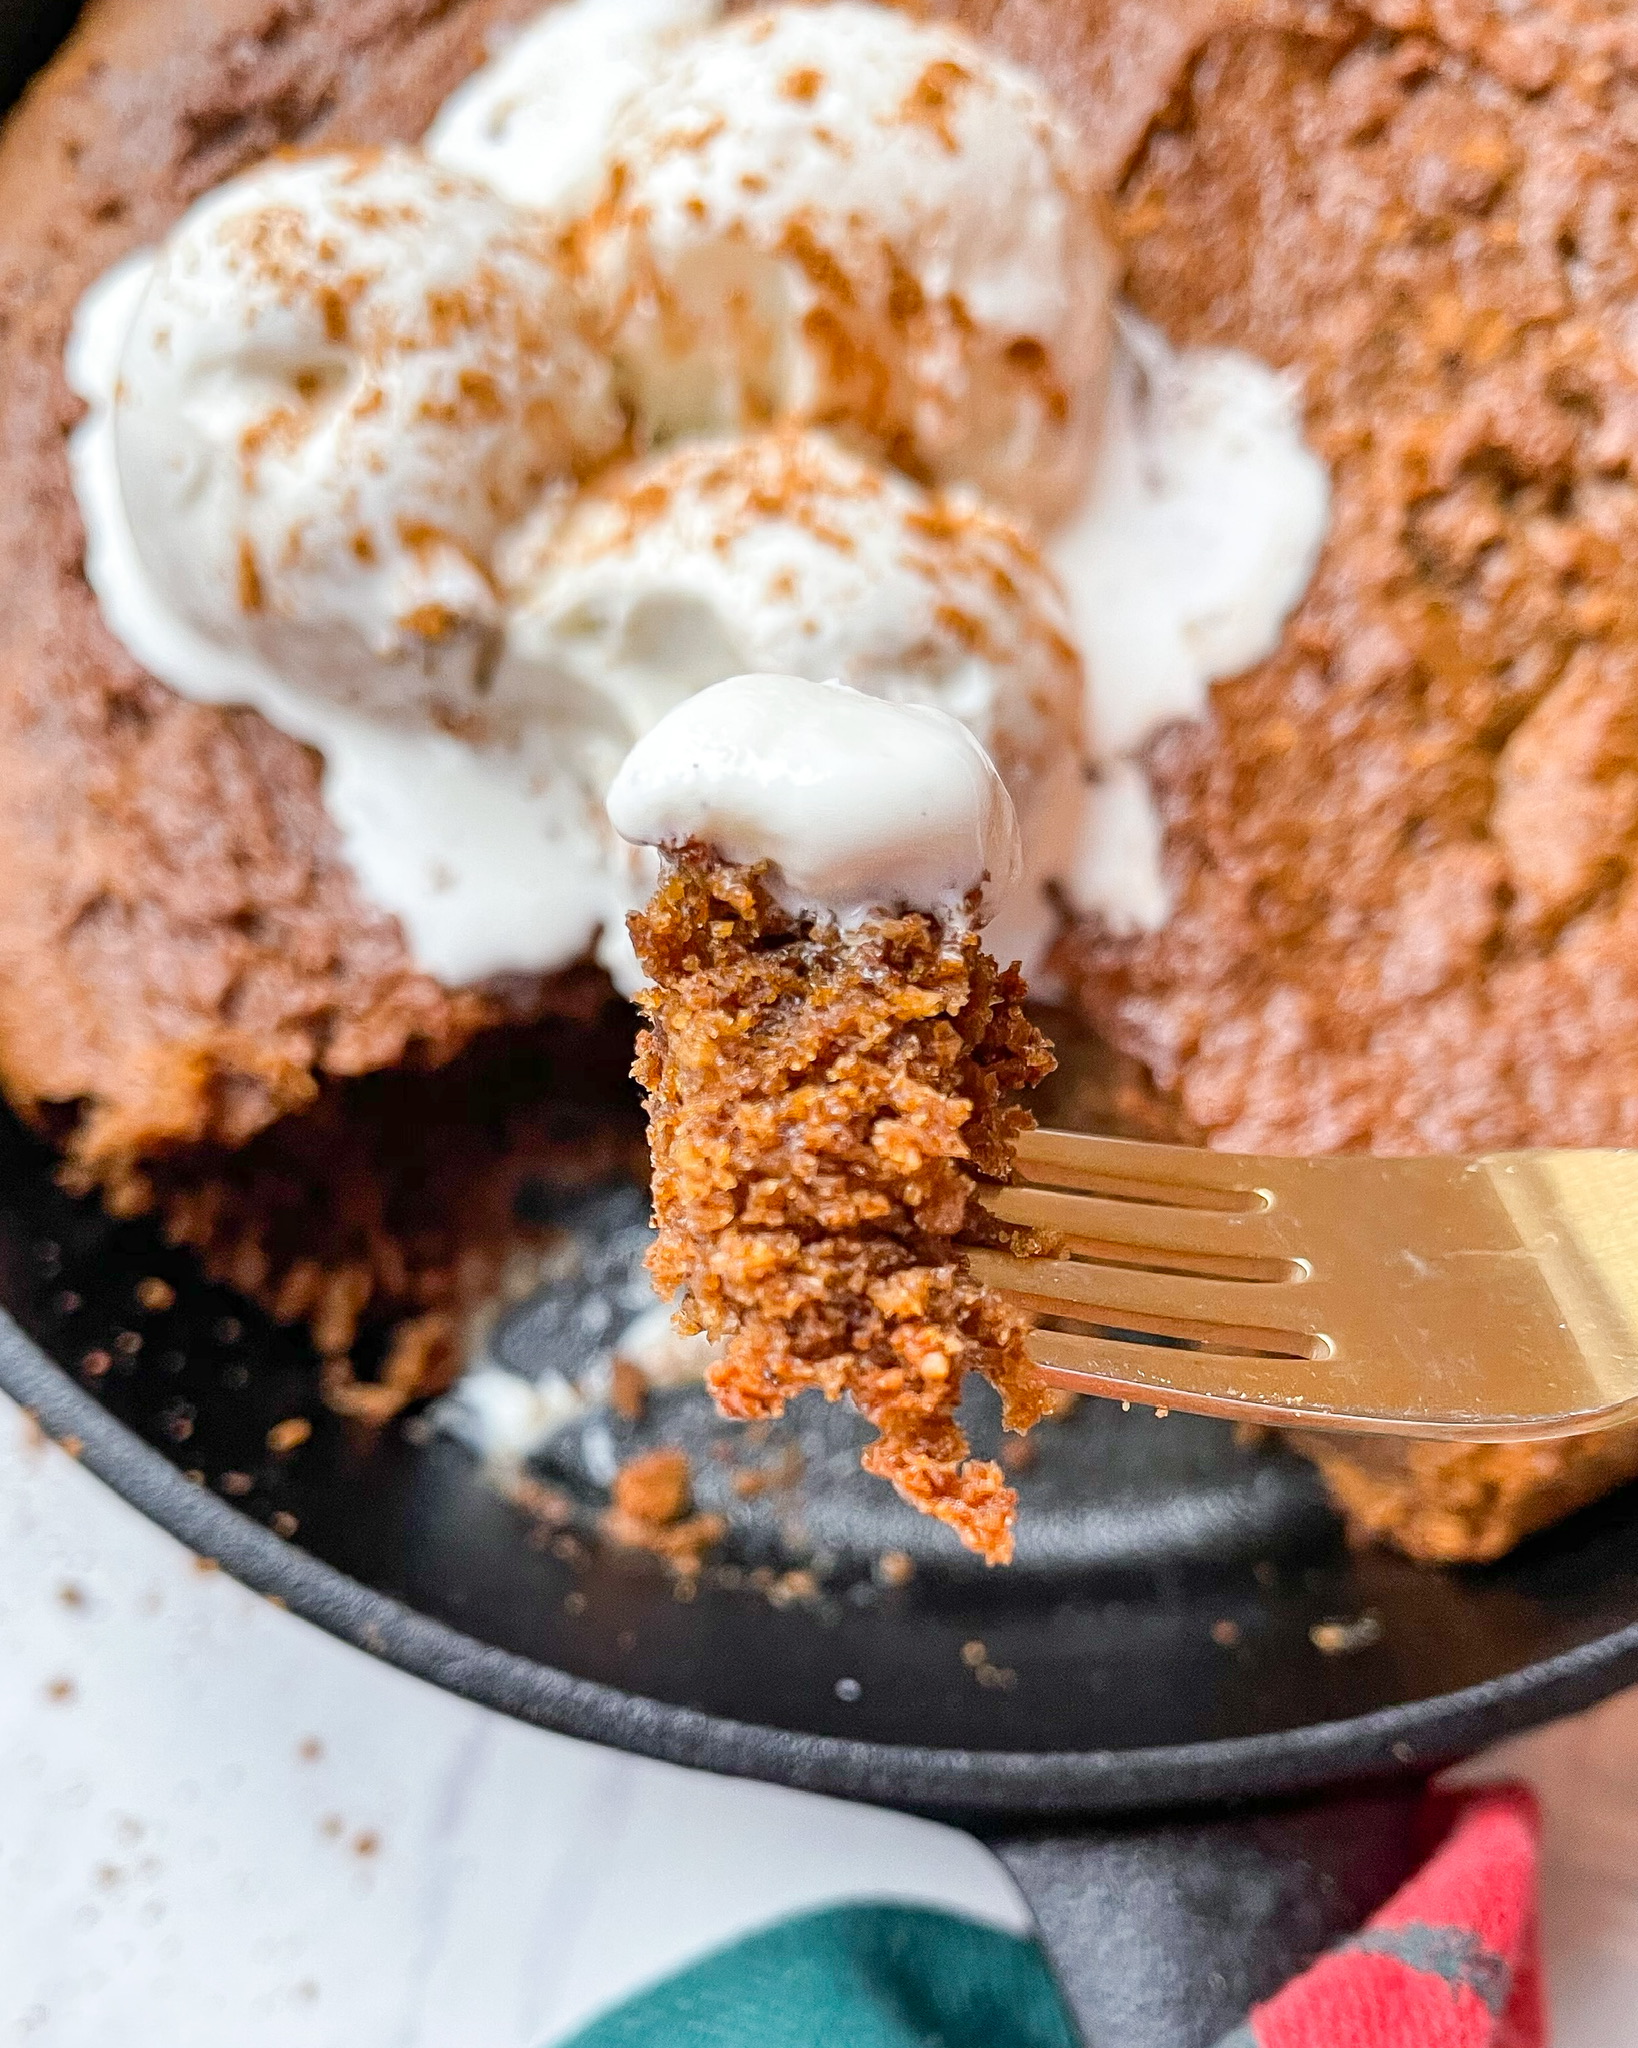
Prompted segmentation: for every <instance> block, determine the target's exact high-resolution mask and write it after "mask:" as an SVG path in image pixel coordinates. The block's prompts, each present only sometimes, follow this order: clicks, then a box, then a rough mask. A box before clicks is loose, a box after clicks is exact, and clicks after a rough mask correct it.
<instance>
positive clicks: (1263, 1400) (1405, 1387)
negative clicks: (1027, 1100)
mask: <svg viewBox="0 0 1638 2048" xmlns="http://www.w3.org/2000/svg"><path fill="white" fill-rule="evenodd" d="M1018 1167H1019V1173H1020V1176H1021V1179H1020V1182H1019V1184H1018V1185H1016V1186H1014V1187H1010V1188H1006V1189H1004V1190H1001V1191H999V1192H997V1193H996V1194H994V1195H993V1196H990V1197H988V1198H987V1199H988V1203H989V1206H990V1208H991V1209H993V1210H994V1212H995V1214H996V1215H998V1216H1001V1217H1004V1218H1005V1219H1006V1220H1007V1221H1008V1222H1012V1223H1022V1224H1029V1225H1032V1226H1035V1227H1036V1228H1041V1229H1046V1230H1052V1231H1057V1232H1059V1233H1060V1234H1061V1235H1062V1237H1063V1240H1064V1245H1065V1249H1064V1252H1063V1254H1062V1255H1061V1256H1057V1257H1053V1258H1041V1259H1020V1258H1013V1257H1010V1256H1008V1255H1007V1254H1005V1253H1001V1252H992V1251H974V1252H973V1253H972V1254H971V1255H970V1257H971V1264H972V1270H973V1273H974V1274H975V1275H976V1277H977V1278H979V1279H980V1280H982V1281H985V1282H987V1283H988V1284H989V1285H990V1286H992V1287H996V1288H998V1289H1000V1290H1001V1291H1002V1292H1003V1293H1004V1294H1006V1295H1008V1296H1009V1297H1010V1298H1011V1299H1012V1300H1014V1301H1016V1302H1018V1303H1019V1304H1020V1305H1021V1306H1023V1307H1024V1308H1027V1309H1029V1310H1030V1311H1031V1312H1032V1313H1033V1314H1034V1315H1036V1316H1037V1317H1039V1318H1045V1319H1047V1320H1045V1321H1044V1322H1042V1324H1041V1325H1040V1327H1038V1328H1037V1329H1036V1331H1035V1332H1034V1335H1033V1336H1032V1338H1031V1340H1030V1349H1031V1351H1032V1353H1033V1355H1034V1357H1035V1360H1036V1362H1037V1364H1038V1365H1039V1366H1040V1368H1041V1373H1042V1377H1043V1378H1045V1379H1047V1380H1049V1381H1050V1382H1051V1383H1052V1384H1053V1385H1054V1386H1058V1387H1065V1388H1068V1389H1070V1390H1072V1391H1074V1392H1076V1393H1087V1394H1103V1395H1112V1396H1113V1397H1115V1398H1116V1399H1124V1400H1128V1401H1132V1400H1136V1401H1142V1402H1144V1403H1146V1404H1149V1403H1152V1404H1153V1405H1155V1406H1156V1407H1160V1408H1187V1409H1193V1410H1195V1411H1196V1412H1197V1413H1199V1414H1203V1415H1227V1416H1232V1417H1234V1418H1235V1419H1237V1420H1240V1421H1245V1422H1275V1423H1282V1424H1286V1423H1296V1424H1299V1425H1301V1427H1303V1428H1305V1429H1340V1430H1358V1431H1377V1432H1383V1433H1388V1434H1393V1435H1399V1436H1413V1437H1466V1438H1471V1439H1477V1440H1480V1441H1484V1442H1495V1443H1499V1442H1515V1443H1519V1442H1523V1443H1528V1442H1537V1441H1545V1440H1547V1439H1550V1438H1553V1437H1564V1436H1577V1435H1580V1434H1583V1433H1584V1432H1586V1431H1589V1430H1595V1429H1604V1428H1607V1427H1608V1426H1609V1425H1610V1424H1612V1423H1615V1422H1621V1421H1625V1420H1628V1419H1630V1418H1633V1417H1638V1151H1630V1152H1498V1153H1493V1154H1491V1155H1490V1156H1489V1157H1487V1158H1481V1159H1452V1158H1442V1159H1437V1158H1436V1159H1375V1158H1367V1157H1361V1156H1359V1155H1352V1154H1351V1155H1345V1156H1342V1157H1339V1158H1328V1159H1262V1158H1255V1157H1251V1156H1236V1155H1235V1154H1232V1153H1225V1152H1206V1151H1201V1150H1197V1149H1195V1148H1194V1147H1192V1146H1181V1145H1149V1144H1142V1143H1137V1142H1135V1141H1132V1140H1129V1139H1124V1138H1089V1137H1080V1136H1074V1135H1072V1134H1070V1133H1068V1132H1065V1131H1032V1132H1031V1133H1030V1134H1029V1135H1028V1136H1027V1137H1025V1138H1024V1139H1023V1140H1022V1141H1021V1142H1020V1144H1019V1147H1018Z"/></svg>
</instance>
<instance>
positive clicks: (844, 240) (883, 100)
mask: <svg viewBox="0 0 1638 2048" xmlns="http://www.w3.org/2000/svg"><path fill="white" fill-rule="evenodd" d="M610 147H611V151H612V161H611V164H610V171H609V179H608V182H607V184H606V186H605V188H604V192H603V195H602V197H601V199H600V200H599V202H598V204H597V205H596V206H595V207H594V208H592V209H591V210H590V212H589V213H588V214H587V216H586V218H585V220H584V221H583V222H582V224H581V226H580V229H579V231H578V244H579V248H580V253H581V256H582V258H583V260H584V262H585V263H586V264H587V266H588V268H589V271H590V274H591V277H592V280H593V284H594V288H595V290H596V292H597V295H598V297H599V299H600V302H601V303H602V304H603V305H604V307H605V309H606V315H607V318H608V320H609V322H610V331H611V333H612V335H613V338H614V347H615V350H616V353H617V357H618V360H619V364H620V368H621V373H622V376H623V378H624V380H625V383H626V387H627V395H628V397H629V398H630V400H631V401H632V403H633V404H634V406H635V409H636V412H637V415H638V419H639V424H640V426H641V427H642V428H643V430H644V431H645V432H646V433H647V434H648V435H649V436H650V437H652V438H653V439H655V440H664V439H667V438H669V437H672V436H677V435H682V434H688V433H699V432H707V431H723V430H731V429H735V428H741V427H745V426H751V425H756V424H758V423H762V422H766V421H769V420H776V419H781V418H787V417H788V418H794V419H798V420H802V421H807V422H812V423H818V424H823V425H828V426H830V427H832V428H834V429H835V430H837V431H839V432H843V433H845V434H846V435H847V436H848V437H849V438H850V439H854V440H856V441H859V442H860V443H862V444H863V445H866V446H869V447H871V448H873V449H875V450H878V451H880V452H884V453H886V454H888V455H889V456H891V457H892V459H893V460H895V461H896V462H899V463H901V464H903V465H904V466H905V467H907V468H909V469H910V470H912V471H913V472H915V473H917V474H919V475H922V476H924V477H926V478H927V479H929V480H930V481H933V482H940V483H947V482H952V481H961V482H969V483H973V484H976V485H978V486H979V487H981V488H982V489H984V490H985V491H987V492H988V493H989V494H990V495H991V496H993V497H994V498H996V499H997V500H998V501H1000V502H1002V503H1005V504H1009V505H1012V506H1013V507H1015V508H1017V509H1020V510H1024V511H1027V512H1029V513H1031V514H1032V515H1034V516H1035V517H1037V518H1039V519H1041V520H1042V521H1043V522H1050V521H1051V520H1052V519H1054V518H1055V517H1057V516H1058V515H1059V514H1060V513H1062V512H1063V511H1065V510H1067V508H1068V507H1069V506H1070V505H1071V504H1072V503H1073V502H1074V500H1075V499H1076V497H1077V496H1078V495H1079V492H1080V490H1081V487H1082V486H1083V484H1084V481H1085V477H1086V474H1087V470H1088V467H1089V464H1090V461H1091V457H1092V453H1093V450H1094V448H1095V445H1096V441H1097V436H1098V431H1099V421H1100V417H1101V412H1102V404H1103V387H1104V378H1105V372H1106V367H1107V360H1108V351H1109V318H1110V314H1109V301H1110V289H1111V264H1110V260H1109V256H1108V252H1107V249H1106V246H1105V243H1104V239H1103V235H1102V232H1101V227H1100V221H1099V213H1098V202H1097V198H1096V195H1095V192H1094V190H1093V186H1092V182H1091V177H1090V173H1089V171H1088V169H1087V167H1086V164H1085V161H1084V159H1083V155H1082V152H1081V149H1080V146H1079V143H1078V141H1077V138H1076V136H1075V134H1074V132H1073V130H1072V129H1071V128H1070V127H1069V125H1068V123H1067V122H1066V121H1065V120H1064V118H1063V117H1062V116H1061V115H1060V114H1059V113H1058V111H1057V110H1056V109H1055V108H1054V106H1053V104H1052V103H1051V101H1050V100H1049V99H1048V98H1047V97H1046V96H1045V95H1044V93H1043V92H1042V91H1041V89H1040V87H1039V86H1038V85H1036V84H1035V83H1034V82H1033V81H1032V80H1031V79H1030V78H1029V77H1028V76H1026V75H1025V74H1024V73H1023V72H1021V71H1018V70H1016V69H1014V68H1013V67H1012V66H1011V65H1009V64H1007V63H1006V62H1004V61H1003V60H1002V59H1000V58H999V57H997V56H995V55H994V54H992V53H991V52H989V51H987V50H985V49H983V48H981V47H980V46H979V45H978V44H976V43H975V42H973V41H971V40H970V39H969V38H968V37H966V36H965V35H963V34H961V33H960V32H959V31H957V30H955V29H953V28H950V27H948V26H945V25H942V24H938V23H932V22H918V21H913V20H911V19H909V18H908V17H907V16H906V15H904V14H902V13H899V12H897V11H894V10H890V9H886V8H879V7H871V6H864V5H859V4H856V0H836V4H834V5H830V6H824V7H789V8H781V9H774V10H771V11H768V12H763V13H757V14H752V15H746V16H739V17H736V18H734V19H732V20H730V21H728V22H726V23H723V24H721V25H719V26H718V27H715V28H712V29H708V30H706V31H704V32H703V33H701V34H699V35H697V36H695V37H693V38H691V39H690V40H689V41H688V42H687V43H685V44H684V45H682V46H681V47H680V48H679V49H678V51H677V52H676V54H675V55H674V56H673V58H672V59H671V61H670V62H669V63H668V64H667V65H666V66H665V68H664V70H663V72H662V73H661V75H660V76H659V77H658V78H657V79H656V80H655V82H654V83H653V84H652V85H650V86H649V87H647V88H646V89H645V90H644V91H642V92H640V93H638V94H637V96H636V97H635V98H634V99H633V100H632V101H631V102H630V103H629V104H628V105H627V107H626V108H625V110H624V112H623V114H622V115H621V116H620V118H619V120H618V121H617V122H616V124H615V127H614V133H613V137H612V140H611V145H610Z"/></svg>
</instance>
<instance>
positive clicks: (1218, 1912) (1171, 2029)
mask: <svg viewBox="0 0 1638 2048" xmlns="http://www.w3.org/2000/svg"><path fill="white" fill-rule="evenodd" d="M1422 1793H1423V1785H1422V1783H1421V1782H1420V1781H1419V1780H1414V1781H1411V1782H1409V1783H1407V1784H1398V1783H1395V1784H1392V1785H1388V1786H1383V1787H1373V1788H1370V1789H1365V1790H1357V1791H1351V1792H1342V1793H1333V1794H1331V1795H1329V1796H1327V1797H1324V1798H1320V1799H1308V1800H1303V1801H1301V1802H1299V1803H1282V1804H1279V1805H1267V1806H1259V1807H1254V1808H1242V1809H1240V1810H1238V1811H1235V1812H1231V1813H1227V1814H1211V1815H1193V1816H1180V1817H1178V1818H1175V1819H1171V1820H1167V1821H1165V1822H1163V1823H1162V1824H1161V1825H1159V1826H1145V1825H1142V1824H1140V1823H1136V1822H1134V1823H1130V1824H1125V1825H1123V1824H1120V1823H1116V1822H1110V1823H1106V1824H1104V1825H1102V1826H1099V1827H1096V1828H1085V1829H1069V1828H1065V1827H1064V1826H1063V1825H1062V1824H1061V1823H1060V1824H1059V1825H1058V1826H1057V1827H1056V1828H1047V1829H1039V1830H1037V1829H1031V1830H1028V1831H1019V1832H1017V1833H1008V1832H998V1833H992V1832H989V1831H988V1830H981V1831H980V1832H982V1833H983V1836H984V1839H985V1840H986V1841H987V1842H988V1843H989V1846H990V1848H991V1849H992V1850H993V1851H994V1852H995V1854H996V1855H997V1856H999V1857H1000V1859H1001V1861H1002V1862H1003V1863H1004V1864H1005V1865H1006V1867H1007V1869H1008V1871H1009V1872H1010V1873H1011V1875H1012V1877H1013V1879H1014V1880H1015V1882H1016V1883H1017V1885H1018V1888H1019V1890H1020V1891H1022V1893H1023V1894H1024V1897H1025V1899H1026V1900H1027V1901H1028V1902H1029V1906H1030V1909H1031V1911H1032V1912H1033V1913H1034V1915H1035V1921H1036V1926H1037V1928H1038V1929H1039V1932H1040V1938H1041V1942H1042V1945H1043V1947H1044V1948H1045V1950H1046V1953H1047V1957H1048V1960H1049V1961H1050V1962H1051V1964H1052V1967H1053V1970H1054V1972H1055V1974H1056V1976H1057V1978H1058V1983H1059V1987H1060V1989H1061V1990H1062V1992H1063V1994H1064V1998H1065V2001H1066V2003H1067V2004H1068V2006H1069V2009H1070V2011H1071V2013H1072V2014H1073V2015H1074V2018H1075V2022H1076V2024H1077V2026H1078V2027H1079V2028H1080V2031H1081V2036H1082V2039H1083V2041H1084V2042H1085V2044H1086V2048H1213V2044H1215V2043H1217V2042H1219V2041H1221V2040H1222V2037H1223V2036H1224V2035H1225V2034H1227V2033H1229V2032H1230V2030H1231V2029H1233V2028H1234V2027H1236V2026H1237V2025H1238V2024H1239V2023H1240V2021H1242V2020H1243V2019H1244V2018H1245V2016H1246V2013H1247V2011H1248V2010H1249V2009H1250V2007H1251V2006H1252V2005H1254V2004H1255V2003H1257V2001H1258V2000H1260V1999H1264V1998H1267V1997H1269V1996H1270V1995H1271V1994H1272V1993H1273V1992H1275V1991H1277V1990H1278V1989H1279V1988H1280V1986H1281V1985H1282V1984H1284V1983H1285V1982H1286V1981H1287V1980H1288V1979H1289V1978H1291V1977H1293V1976H1295V1975H1296V1974H1297V1973H1298V1971H1300V1970H1302V1969H1304V1968H1306V1967H1307V1965H1308V1964H1309V1963H1310V1962H1312V1961H1313V1959H1314V1957H1315V1956H1317V1955H1319V1954H1320V1953H1321V1952H1322V1951H1323V1950H1324V1949H1326V1948H1329V1947H1330V1946H1331V1945H1332V1944H1333V1943H1334V1942H1336V1941H1338V1940H1340V1939H1341V1938H1343V1937H1344V1936H1345V1935H1348V1934H1351V1933H1353V1932H1354V1931H1355V1929H1357V1928H1358V1927H1359V1926H1360V1925H1361V1924H1362V1923H1363V1922H1364V1921H1365V1920H1366V1919H1368V1918H1369V1917H1370V1915H1371V1914H1372V1913H1373V1912H1374V1911H1375V1910H1376V1908H1377V1907H1378V1906H1379V1905H1381V1903H1382V1902H1383V1900H1384V1899H1386V1898H1387V1897H1388V1896H1389V1895H1390V1894H1391V1893H1392V1892H1394V1891H1395V1890H1397V1889H1398V1887H1399V1886H1400V1885H1401V1884H1402V1883H1403V1882H1404V1881H1405V1879H1406V1878H1407V1877H1408V1876H1409V1875H1410V1874H1411V1871H1412V1870H1413V1869H1414V1868H1415V1865H1416V1861H1417V1855H1416V1842H1415V1822H1416V1815H1417V1808H1418V1806H1419V1804H1420V1802H1421V1798H1422Z"/></svg>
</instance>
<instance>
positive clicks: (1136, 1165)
mask: <svg viewBox="0 0 1638 2048" xmlns="http://www.w3.org/2000/svg"><path fill="white" fill-rule="evenodd" d="M1017 1159H1018V1167H1019V1171H1020V1172H1021V1173H1022V1174H1023V1176H1024V1178H1025V1179H1026V1180H1030V1181H1036V1182H1040V1183H1044V1184H1046V1185H1048V1186H1060V1187H1070V1188H1085V1189H1088V1190H1090V1191H1092V1192H1094V1193H1097V1192H1102V1191H1104V1190H1107V1191H1109V1192H1110V1193H1112V1194H1114V1195H1116V1196H1118V1197H1121V1198H1124V1199H1126V1200H1128V1201H1135V1202H1160V1203H1165V1204H1167V1205H1169V1206H1172V1207H1176V1208H1185V1209H1225V1210H1229V1211H1236V1210H1244V1211H1253V1210H1257V1209H1261V1208H1263V1207H1264V1206H1265V1202H1264V1197H1263V1196H1262V1194H1261V1193H1260V1192H1259V1190H1260V1188H1261V1186H1262V1183H1263V1180H1264V1178H1265V1177H1266V1169H1265V1163H1264V1162H1263V1161H1262V1160H1259V1159H1249V1158H1241V1157H1240V1156H1239V1155H1237V1154H1235V1153H1232V1152H1208V1151H1206V1150H1205V1149H1204V1148H1203V1147H1200V1146H1195V1145H1151V1144H1148V1143H1146V1142H1145V1141H1143V1140H1141V1139H1135V1138H1093V1137H1086V1136H1083V1135H1081V1134H1079V1133H1077V1132H1073V1131H1040V1130H1036V1131H1026V1132H1025V1133H1024V1135H1023V1136H1022V1137H1021V1138H1020V1139H1019V1140H1018V1146H1017Z"/></svg>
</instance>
